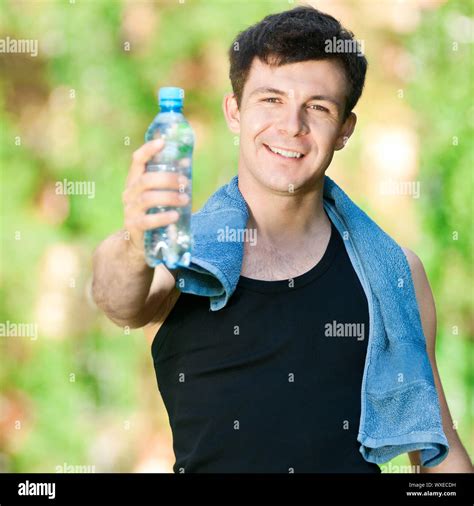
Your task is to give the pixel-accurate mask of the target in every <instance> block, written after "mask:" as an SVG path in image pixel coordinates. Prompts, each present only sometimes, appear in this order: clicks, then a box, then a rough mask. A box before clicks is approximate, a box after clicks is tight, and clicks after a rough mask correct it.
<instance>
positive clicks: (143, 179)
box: [122, 172, 189, 204]
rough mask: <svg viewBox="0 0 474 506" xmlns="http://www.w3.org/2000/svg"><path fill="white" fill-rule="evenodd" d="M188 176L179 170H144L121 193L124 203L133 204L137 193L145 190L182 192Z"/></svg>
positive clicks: (185, 186)
mask: <svg viewBox="0 0 474 506" xmlns="http://www.w3.org/2000/svg"><path fill="white" fill-rule="evenodd" d="M188 182H189V180H188V178H187V177H186V176H183V175H182V174H180V173H179V172H146V173H145V174H142V175H141V176H139V177H138V179H137V180H136V181H135V182H134V183H132V184H131V186H130V187H129V188H126V190H125V191H124V192H123V194H122V200H123V203H124V204H133V203H134V202H135V200H136V199H137V197H138V195H139V194H141V193H143V192H145V191H147V190H177V191H179V192H180V193H184V191H185V190H186V188H187V185H188Z"/></svg>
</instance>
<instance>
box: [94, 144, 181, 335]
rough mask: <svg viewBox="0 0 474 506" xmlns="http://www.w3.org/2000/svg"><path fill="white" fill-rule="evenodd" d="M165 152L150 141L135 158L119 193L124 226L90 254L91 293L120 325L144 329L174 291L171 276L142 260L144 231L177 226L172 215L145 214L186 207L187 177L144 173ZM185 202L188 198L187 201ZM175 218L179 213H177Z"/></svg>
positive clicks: (160, 266)
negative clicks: (161, 151) (166, 207)
mask: <svg viewBox="0 0 474 506" xmlns="http://www.w3.org/2000/svg"><path fill="white" fill-rule="evenodd" d="M162 148H163V142H162V141H150V142H148V143H146V144H144V145H143V146H142V147H141V148H140V149H138V150H137V151H135V153H134V154H133V161H132V165H131V167H130V171H129V175H128V178H127V183H126V188H125V191H124V192H123V195H122V198H123V204H124V215H125V220H124V221H125V227H124V229H122V230H120V231H119V232H117V233H115V234H113V235H111V236H109V237H108V238H107V239H105V240H104V241H103V242H102V243H101V244H100V245H99V246H98V248H97V249H96V250H95V252H94V255H93V281H92V294H93V297H94V300H95V302H96V304H97V305H98V307H100V308H101V309H102V311H104V313H105V314H106V315H107V316H108V318H110V320H112V321H113V322H114V323H116V324H117V325H120V326H129V327H131V328H140V327H143V326H144V325H146V324H148V323H149V322H150V321H151V320H152V319H153V317H154V316H155V314H156V313H157V311H158V310H159V306H160V305H161V304H162V303H163V301H164V300H165V299H166V298H167V297H168V296H169V294H170V293H171V291H172V290H173V288H174V287H175V276H176V271H174V274H173V273H172V272H170V271H169V270H168V269H167V268H166V267H165V266H164V265H159V266H158V267H156V268H155V269H153V268H151V267H149V266H148V265H147V263H146V261H145V253H144V246H143V235H144V232H145V230H150V229H153V228H156V227H162V226H166V225H169V224H170V223H173V222H175V221H176V220H177V219H178V216H173V213H175V211H168V212H160V213H156V214H147V210H148V209H150V208H152V207H157V206H176V207H177V206H184V205H186V204H187V200H183V199H182V198H180V197H181V196H182V195H183V189H184V187H185V186H186V178H184V180H183V179H180V174H177V173H170V172H149V173H147V172H146V171H145V164H146V162H147V161H148V160H149V159H150V158H151V157H152V156H153V155H154V154H156V153H157V152H159V151H160V150H161V149H162ZM188 200H189V197H188ZM176 214H177V213H176Z"/></svg>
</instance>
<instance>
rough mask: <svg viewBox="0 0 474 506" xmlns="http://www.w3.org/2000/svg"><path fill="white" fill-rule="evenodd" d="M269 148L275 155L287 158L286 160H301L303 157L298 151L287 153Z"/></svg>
mask: <svg viewBox="0 0 474 506" xmlns="http://www.w3.org/2000/svg"><path fill="white" fill-rule="evenodd" d="M268 148H269V149H270V151H273V153H277V154H279V155H282V156H285V157H286V158H301V157H302V156H303V155H302V154H301V153H298V152H296V151H285V150H283V149H278V148H272V147H271V146H268Z"/></svg>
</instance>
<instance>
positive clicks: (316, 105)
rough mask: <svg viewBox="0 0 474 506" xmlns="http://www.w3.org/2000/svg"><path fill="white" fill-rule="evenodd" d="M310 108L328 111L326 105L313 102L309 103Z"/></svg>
mask: <svg viewBox="0 0 474 506" xmlns="http://www.w3.org/2000/svg"><path fill="white" fill-rule="evenodd" d="M310 107H311V108H314V109H313V110H314V111H323V112H329V110H328V109H326V107H323V106H322V105H318V104H313V105H310Z"/></svg>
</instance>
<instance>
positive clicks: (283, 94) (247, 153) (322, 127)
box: [224, 59, 356, 193]
mask: <svg viewBox="0 0 474 506" xmlns="http://www.w3.org/2000/svg"><path fill="white" fill-rule="evenodd" d="M346 95H347V84H346V77H345V74H344V72H343V70H342V68H341V67H340V66H339V64H338V63H337V61H334V60H310V61H304V62H298V63H291V64H287V65H282V66H279V67H272V66H270V65H267V64H265V63H263V62H262V61H260V60H259V59H254V61H253V63H252V67H251V70H250V72H249V76H248V79H247V82H246V83H245V87H244V90H243V95H242V100H241V104H240V108H238V107H237V103H236V100H235V98H234V97H233V96H228V97H226V99H225V103H224V109H225V112H226V117H227V121H228V124H229V128H230V129H231V130H232V131H233V132H235V133H239V134H240V158H239V178H240V177H247V176H252V177H253V178H254V179H255V180H256V181H258V182H259V183H260V184H262V185H263V186H265V187H266V188H268V189H270V190H272V191H276V192H284V193H288V192H289V191H295V192H297V191H301V190H302V189H303V188H305V187H307V188H310V187H314V185H315V182H316V181H322V178H323V176H324V172H325V170H326V169H327V167H328V166H329V164H330V163H331V160H332V157H333V154H334V150H337V149H341V148H342V147H343V146H344V137H347V138H348V137H350V135H351V134H352V131H353V129H354V126H355V122H356V117H355V115H354V114H353V113H351V114H350V116H349V117H348V118H347V120H345V121H343V115H344V106H345V103H346Z"/></svg>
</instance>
